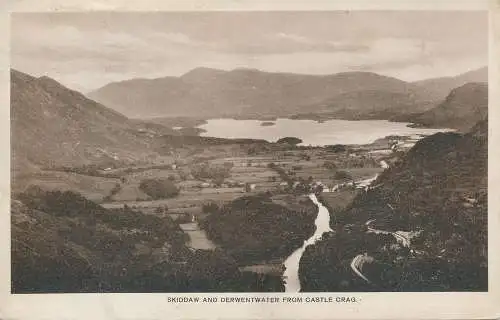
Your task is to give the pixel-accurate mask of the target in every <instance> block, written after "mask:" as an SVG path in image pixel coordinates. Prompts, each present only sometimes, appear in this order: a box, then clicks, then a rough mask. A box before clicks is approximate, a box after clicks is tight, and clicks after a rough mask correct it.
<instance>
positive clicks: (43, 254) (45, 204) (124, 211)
mask: <svg viewBox="0 0 500 320" xmlns="http://www.w3.org/2000/svg"><path fill="white" fill-rule="evenodd" d="M186 237H187V236H186V235H185V234H184V233H183V232H182V231H181V230H180V229H179V226H178V224H176V223H174V222H173V221H172V220H171V219H170V218H168V217H158V216H154V215H146V214H143V213H141V212H140V211H137V210H132V209H131V208H129V207H127V206H125V207H124V208H120V209H112V210H111V209H105V208H103V207H101V206H99V205H97V204H95V203H93V202H92V201H89V200H87V199H85V198H84V197H82V196H81V195H79V194H76V193H73V192H69V191H66V192H60V191H44V190H41V189H40V188H30V189H28V190H27V191H26V192H24V193H22V194H19V195H16V196H15V200H13V202H12V262H13V263H12V290H13V292H14V293H36V292H221V291H227V292H231V291H236V292H238V291H282V290H283V285H282V281H281V278H280V277H277V276H271V275H257V274H254V273H250V272H240V271H239V269H238V265H237V264H236V262H235V260H234V259H233V258H232V257H230V256H228V255H227V254H225V253H224V252H223V251H221V250H214V251H204V250H197V251H192V250H190V249H188V248H187V247H186V246H185V241H186Z"/></svg>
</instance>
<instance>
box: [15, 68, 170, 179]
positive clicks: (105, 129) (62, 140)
mask: <svg viewBox="0 0 500 320" xmlns="http://www.w3.org/2000/svg"><path fill="white" fill-rule="evenodd" d="M151 126H155V127H149V126H148V124H145V123H132V122H131V121H129V119H128V118H126V117H125V116H123V115H122V114H120V113H117V112H116V111H113V110H111V109H108V108H106V107H105V106H103V105H101V104H99V103H97V102H95V101H93V100H90V99H88V98H86V97H85V96H84V95H82V94H81V93H79V92H76V91H73V90H70V89H68V88H66V87H64V86H62V85H61V84H60V83H58V82H57V81H55V80H53V79H51V78H48V77H45V76H44V77H40V78H35V77H32V76H30V75H27V74H24V73H22V72H19V71H16V70H11V137H12V138H11V141H12V164H13V169H14V170H17V169H22V170H24V171H25V172H26V170H28V169H29V168H36V167H52V166H62V165H82V164H88V163H94V164H98V163H99V162H101V161H102V162H105V161H128V160H133V159H137V158H140V157H141V156H142V155H143V154H145V153H147V152H150V151H148V146H149V144H150V141H151V138H152V136H154V135H156V134H166V133H168V129H167V128H163V127H162V128H159V127H161V126H158V125H151Z"/></svg>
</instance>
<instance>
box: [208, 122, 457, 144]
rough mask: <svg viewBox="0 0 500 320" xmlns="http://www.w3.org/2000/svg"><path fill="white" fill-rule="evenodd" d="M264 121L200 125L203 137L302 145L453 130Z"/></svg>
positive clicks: (401, 124)
mask: <svg viewBox="0 0 500 320" xmlns="http://www.w3.org/2000/svg"><path fill="white" fill-rule="evenodd" d="M262 122H264V121H260V120H235V119H210V120H207V123H205V124H202V125H200V126H198V128H200V129H203V130H205V132H202V133H201V134H200V135H201V136H208V137H218V138H253V139H264V140H267V141H270V142H274V141H276V140H278V139H280V138H283V137H297V138H299V139H302V141H303V143H302V145H313V146H318V145H331V144H367V143H372V142H374V141H375V140H377V139H379V138H383V137H386V136H389V135H400V136H409V135H418V134H422V135H431V134H434V133H437V132H443V131H450V130H449V129H427V128H410V127H408V124H409V123H405V122H390V121H387V120H360V121H350V120H328V121H325V122H317V121H314V120H296V119H277V120H276V121H274V123H275V124H274V125H272V126H263V125H262Z"/></svg>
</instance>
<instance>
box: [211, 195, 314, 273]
mask: <svg viewBox="0 0 500 320" xmlns="http://www.w3.org/2000/svg"><path fill="white" fill-rule="evenodd" d="M205 211H206V212H209V215H208V216H207V218H206V219H205V220H204V222H203V224H202V227H203V228H204V229H205V231H206V232H207V235H208V237H209V238H210V239H211V240H212V241H214V242H215V243H217V244H220V245H221V246H222V247H223V248H224V249H225V250H226V252H228V253H229V254H230V255H231V256H232V257H234V259H235V260H237V261H238V263H248V264H251V263H256V262H260V261H266V260H271V259H274V258H283V257H286V256H288V255H289V254H291V253H292V251H293V250H295V249H297V248H298V247H300V246H301V245H302V242H303V241H304V240H305V239H307V238H308V237H309V236H311V235H312V234H313V232H314V228H315V227H314V219H315V218H316V213H317V208H316V206H314V204H312V203H309V202H308V203H307V204H305V205H304V206H303V208H302V209H301V210H296V211H291V210H290V209H287V208H285V207H283V206H281V205H278V204H276V203H273V202H272V200H271V199H270V198H269V196H268V195H266V194H259V195H252V196H245V197H241V198H238V199H236V200H234V201H233V202H231V203H230V204H229V205H226V206H223V207H221V208H217V207H214V206H211V207H207V208H206V209H205Z"/></svg>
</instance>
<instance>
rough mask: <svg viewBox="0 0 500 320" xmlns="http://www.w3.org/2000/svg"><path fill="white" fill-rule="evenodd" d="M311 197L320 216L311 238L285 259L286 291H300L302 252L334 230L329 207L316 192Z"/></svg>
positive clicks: (284, 276) (317, 218)
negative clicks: (331, 226) (319, 199)
mask: <svg viewBox="0 0 500 320" xmlns="http://www.w3.org/2000/svg"><path fill="white" fill-rule="evenodd" d="M309 199H311V201H312V202H313V203H314V204H315V205H316V206H318V216H317V217H316V220H315V221H314V224H315V225H316V231H315V232H314V234H313V235H312V236H311V237H310V238H309V239H307V240H306V241H304V244H303V245H302V247H300V248H298V249H297V250H295V251H294V252H293V253H292V254H291V255H290V256H289V257H288V258H287V259H286V260H285V263H284V264H285V272H284V273H283V278H284V282H285V292H299V291H300V279H299V263H300V258H301V257H302V254H303V253H304V251H305V250H306V248H307V246H309V245H311V244H314V243H315V242H316V241H318V240H320V239H321V237H322V236H323V234H324V233H326V232H331V231H332V229H331V228H330V213H329V212H328V209H327V208H326V207H325V206H323V204H322V203H321V202H319V201H318V198H316V195H315V194H314V193H312V194H310V195H309Z"/></svg>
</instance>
